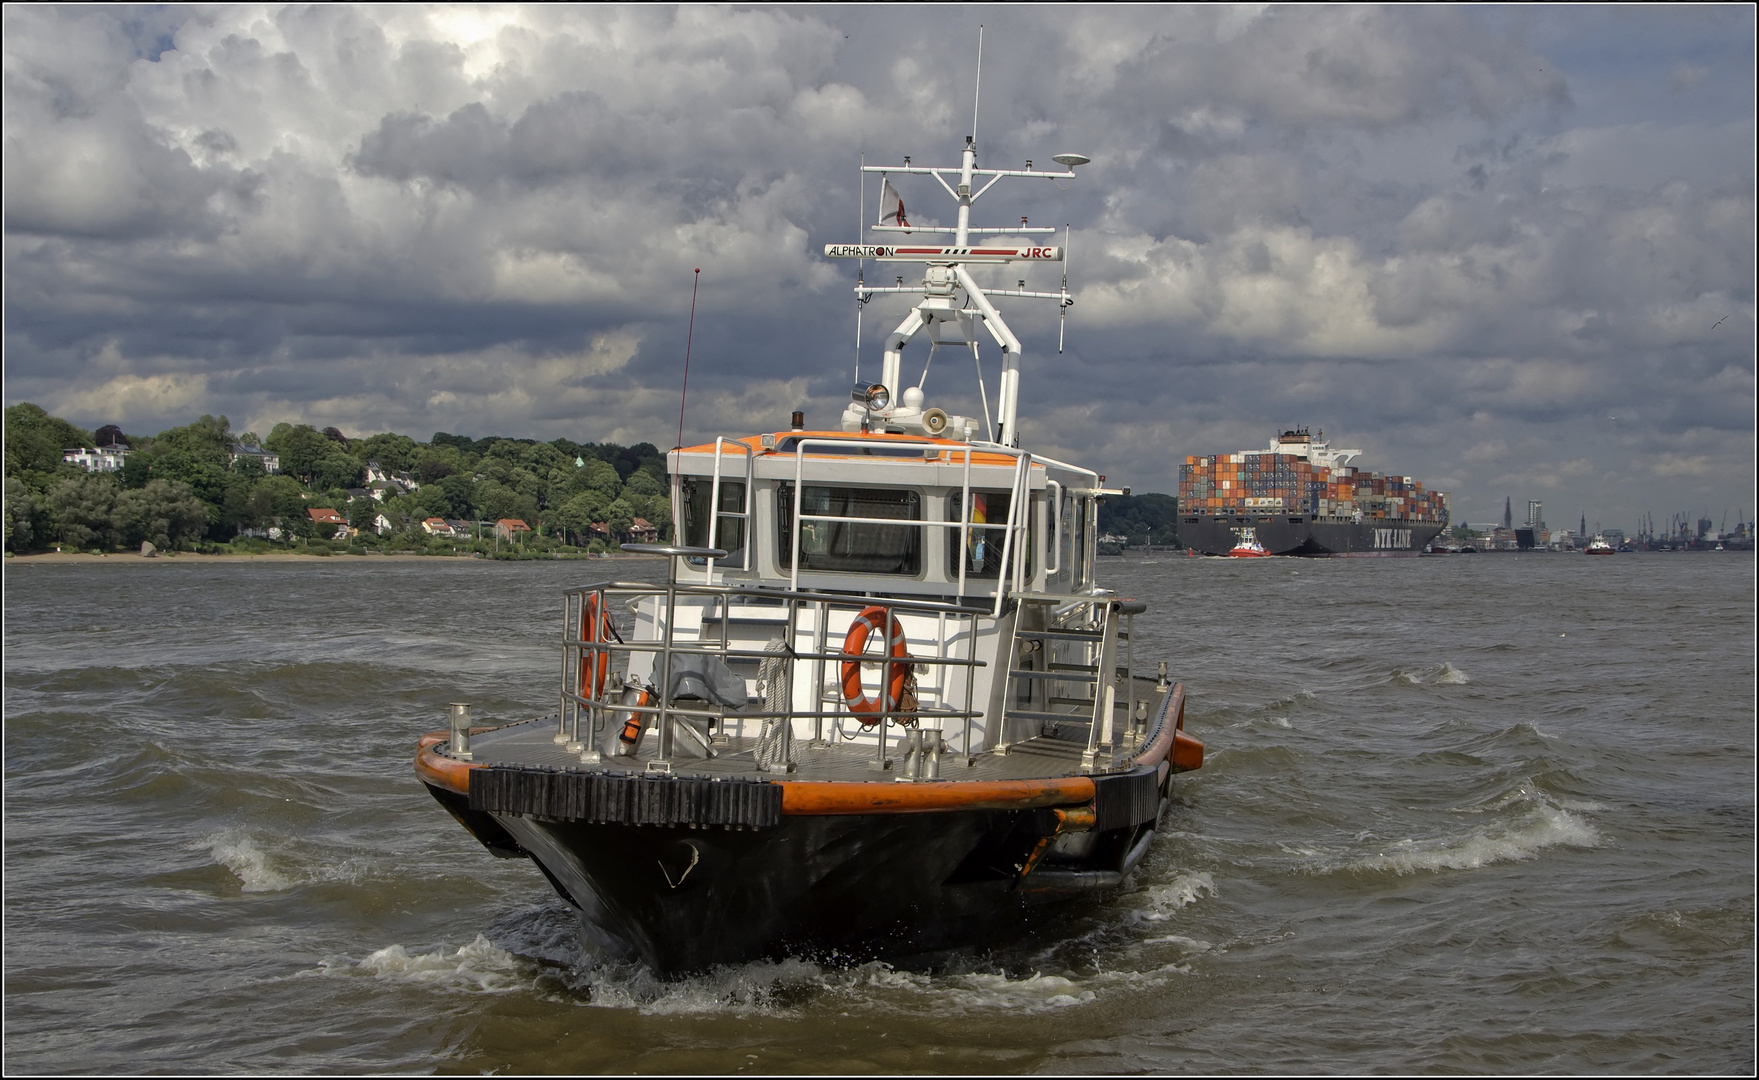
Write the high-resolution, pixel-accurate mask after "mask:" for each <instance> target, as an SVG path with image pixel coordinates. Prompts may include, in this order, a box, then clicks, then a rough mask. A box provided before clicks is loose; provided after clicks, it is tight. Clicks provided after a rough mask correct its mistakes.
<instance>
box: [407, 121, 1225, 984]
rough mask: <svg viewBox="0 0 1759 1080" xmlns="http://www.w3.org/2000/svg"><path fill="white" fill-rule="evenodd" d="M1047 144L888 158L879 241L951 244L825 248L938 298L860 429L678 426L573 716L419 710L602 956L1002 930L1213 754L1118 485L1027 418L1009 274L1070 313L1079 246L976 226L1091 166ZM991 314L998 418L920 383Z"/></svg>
mask: <svg viewBox="0 0 1759 1080" xmlns="http://www.w3.org/2000/svg"><path fill="white" fill-rule="evenodd" d="M1055 160H1056V161H1057V162H1058V164H1059V165H1060V166H1062V167H1061V168H1060V169H1059V170H1057V171H1045V170H1042V169H1040V170H1036V171H1035V170H1033V169H1032V167H1031V162H1027V163H1026V164H1027V167H1026V168H1025V169H1014V170H1009V169H984V168H978V167H977V163H976V162H977V149H976V145H975V142H974V139H970V138H968V139H967V140H966V144H965V147H964V150H963V154H962V159H961V163H960V164H959V165H958V166H956V167H954V166H947V167H929V166H912V165H910V164H909V159H908V158H906V159H905V164H904V165H903V166H891V167H884V166H864V172H867V173H881V174H889V175H884V176H882V204H883V205H884V206H885V208H886V209H885V218H884V220H883V221H882V223H881V224H879V225H877V226H872V227H871V228H873V229H874V231H875V232H876V233H879V234H881V236H880V238H881V239H891V238H892V237H889V236H887V235H885V234H888V233H899V232H904V231H905V230H906V229H909V230H911V231H913V232H915V233H917V234H933V235H935V236H938V237H939V239H940V243H935V242H924V241H922V240H921V239H920V237H913V238H912V244H913V245H914V246H909V245H904V246H900V245H894V244H885V243H875V244H870V243H865V242H863V243H858V244H852V245H851V244H831V245H827V246H826V248H825V254H826V256H827V257H830V258H847V259H857V260H862V261H869V260H871V261H876V262H880V263H901V264H918V265H921V266H922V267H923V268H924V271H923V276H922V278H921V280H920V283H919V284H910V285H905V284H903V281H904V279H903V278H902V277H899V278H898V279H897V280H898V282H899V284H898V285H895V286H891V285H884V286H870V285H868V284H866V283H865V282H864V280H863V277H862V276H861V275H860V274H859V273H858V274H857V278H856V285H855V291H856V294H857V297H858V298H859V299H860V300H861V301H863V302H865V301H867V300H869V299H871V298H872V297H873V295H874V294H878V293H904V294H910V295H913V296H915V297H916V298H917V300H916V303H915V304H914V306H913V307H912V308H911V309H910V311H909V314H908V316H907V317H905V318H904V320H903V322H902V323H901V324H900V325H899V326H898V327H897V329H896V330H894V331H893V332H892V333H891V334H890V335H889V336H888V337H887V338H886V339H885V341H884V360H883V364H882V368H881V372H880V377H879V379H878V380H877V381H872V382H860V381H858V383H857V385H856V387H855V389H854V391H853V393H852V394H851V400H850V403H849V405H848V406H847V407H846V409H845V411H844V412H843V414H842V416H841V418H840V421H839V423H837V424H836V425H835V426H832V427H828V428H815V429H809V428H807V427H806V425H805V422H804V417H803V415H802V414H801V413H799V412H796V413H794V414H793V415H792V417H791V418H790V421H789V425H788V426H787V427H786V428H780V427H778V428H777V429H775V430H770V431H759V432H757V433H752V434H746V435H723V436H720V437H717V438H715V439H714V441H713V442H705V443H702V444H700V445H695V446H685V447H680V448H678V449H675V450H673V451H671V452H670V454H669V455H668V459H667V467H668V470H669V473H670V477H671V493H672V506H673V507H674V522H673V533H672V535H673V537H675V538H676V541H677V542H676V543H673V544H626V545H624V549H625V550H627V551H632V552H639V553H646V554H650V555H657V556H660V557H663V558H664V559H665V560H666V566H667V572H666V574H665V581H664V582H663V583H661V584H653V583H644V582H634V581H601V582H596V583H593V584H587V585H583V586H581V587H579V588H574V589H569V590H567V591H566V592H565V593H564V594H563V596H562V598H561V605H560V612H559V615H560V624H561V625H560V631H561V634H560V644H561V653H562V657H561V665H560V671H559V673H558V683H557V697H556V701H557V708H556V711H555V713H554V714H552V715H549V716H544V717H537V718H532V719H525V720H520V721H515V722H510V723H503V724H498V725H493V726H479V725H475V724H473V723H472V720H471V709H470V706H469V704H467V703H460V704H457V705H454V706H453V707H452V716H451V725H450V727H449V729H447V730H444V731H438V732H435V733H433V734H431V735H428V736H425V737H423V738H422V739H420V741H419V745H418V748H417V754H416V759H415V769H416V773H417V774H418V776H419V777H420V779H421V780H422V782H423V783H425V784H426V786H427V788H428V790H429V791H430V792H431V793H432V794H433V796H434V798H436V799H437V800H438V801H439V803H440V804H441V805H442V806H443V807H444V808H445V809H446V810H447V811H449V812H450V813H451V814H452V816H453V817H454V818H456V819H457V820H458V822H459V823H460V824H462V825H463V826H464V828H465V829H467V830H468V831H469V832H470V834H471V835H472V836H474V837H475V838H476V839H477V840H478V841H480V842H481V843H482V845H483V846H484V847H486V848H487V849H488V850H489V851H490V852H491V853H492V854H494V855H499V856H504V857H508V858H523V859H529V860H530V861H531V862H532V863H533V864H535V865H536V867H537V869H538V871H539V872H540V873H541V874H542V875H543V876H544V877H545V878H546V879H548V881H549V884H550V885H551V886H552V887H553V888H554V889H555V891H556V892H557V893H558V894H560V896H561V897H562V898H563V899H564V900H566V901H567V902H568V903H570V904H572V905H574V906H575V907H576V908H578V909H579V911H580V915H581V921H582V927H583V931H584V935H585V937H586V940H587V941H588V943H589V944H590V945H592V946H593V947H594V948H595V949H596V950H598V951H600V952H601V953H602V954H604V955H607V956H610V957H621V958H635V959H639V960H640V961H642V962H645V963H646V964H647V965H649V966H650V967H651V968H652V969H653V970H655V971H656V972H658V973H661V974H663V975H668V976H670V975H678V974H683V973H688V972H692V971H698V970H702V969H705V968H708V967H711V966H713V965H717V964H729V963H739V962H744V961H748V960H753V959H757V958H763V957H781V956H787V955H796V956H809V957H818V958H850V959H854V958H868V957H877V956H895V955H903V954H912V953H920V952H925V951H932V950H941V949H948V948H966V947H976V946H984V945H988V944H993V943H996V942H997V941H999V940H1005V939H1007V938H1008V937H1010V936H1015V935H1018V934H1020V933H1022V932H1025V931H1029V930H1031V929H1033V928H1035V927H1038V926H1042V925H1044V924H1045V922H1046V920H1049V919H1053V918H1055V917H1056V916H1057V913H1058V911H1059V910H1060V909H1062V908H1063V907H1065V906H1066V905H1068V904H1070V903H1071V902H1075V901H1080V900H1082V899H1083V898H1092V897H1103V896H1104V894H1106V893H1107V892H1108V890H1115V889H1116V888H1118V886H1119V885H1120V884H1121V883H1122V882H1123V881H1124V880H1125V878H1126V877H1127V876H1128V875H1129V874H1130V873H1131V872H1132V870H1133V869H1134V868H1135V867H1136V866H1138V864H1140V862H1141V861H1142V858H1143V856H1144V854H1145V853H1146V852H1147V851H1148V849H1149V846H1150V844H1151V843H1152V842H1153V840H1154V838H1155V835H1156V833H1157V830H1158V829H1159V828H1160V825H1159V822H1160V821H1161V818H1162V815H1163V813H1165V812H1166V808H1167V805H1168V801H1169V798H1170V796H1171V793H1172V783H1173V776H1174V775H1175V774H1177V773H1181V772H1185V771H1189V770H1193V769H1197V768H1199V767H1201V765H1202V762H1203V745H1202V743H1201V742H1199V741H1198V740H1196V739H1194V738H1192V737H1191V736H1189V735H1187V734H1185V732H1184V730H1183V727H1184V714H1185V695H1184V690H1183V688H1182V687H1181V686H1180V685H1178V684H1176V683H1173V682H1171V681H1170V680H1169V679H1168V677H1167V662H1166V660H1165V659H1164V658H1154V659H1153V660H1151V659H1150V658H1148V657H1146V656H1145V655H1144V651H1145V650H1138V649H1137V648H1136V645H1137V644H1140V642H1139V641H1138V639H1137V638H1136V636H1135V635H1134V634H1133V632H1132V631H1133V629H1134V624H1135V620H1136V617H1137V616H1139V615H1141V614H1142V613H1143V612H1144V611H1145V610H1146V605H1145V604H1144V603H1143V602H1141V601H1139V600H1134V599H1129V598H1126V597H1122V596H1119V595H1117V594H1115V593H1114V592H1112V591H1110V590H1107V589H1105V588H1103V587H1102V586H1101V585H1100V584H1099V582H1098V581H1096V580H1095V569H1096V566H1097V565H1098V563H1099V560H1098V559H1097V557H1096V556H1097V553H1098V551H1097V545H1098V539H1099V537H1098V530H1097V525H1098V507H1099V504H1100V501H1101V500H1102V499H1104V498H1105V497H1106V495H1108V494H1116V493H1114V492H1110V491H1109V490H1108V489H1107V488H1106V487H1105V486H1104V484H1103V481H1104V477H1102V476H1100V475H1099V474H1098V473H1096V472H1095V471H1094V470H1092V469H1088V468H1084V467H1081V466H1079V465H1074V464H1070V463H1067V462H1064V461H1060V460H1057V459H1056V458H1053V457H1049V456H1045V455H1042V454H1037V453H1034V452H1033V451H1031V450H1029V449H1026V448H1024V447H1022V445H1021V440H1020V432H1019V426H1018V420H1017V411H1018V403H1019V388H1020V378H1021V373H1022V359H1023V349H1022V347H1021V343H1020V341H1019V339H1018V338H1017V337H1015V335H1014V333H1013V331H1012V330H1011V329H1010V328H1009V326H1008V324H1007V322H1006V320H1004V318H1003V317H1002V314H1001V312H1000V311H999V310H998V308H997V306H996V302H997V301H998V300H1007V301H1012V300H1018V299H1049V300H1054V301H1056V302H1057V303H1058V304H1059V305H1060V307H1061V308H1062V309H1064V310H1066V309H1067V307H1068V306H1069V305H1070V303H1071V299H1070V295H1069V292H1068V279H1067V273H1066V266H1065V272H1064V276H1063V284H1062V286H1061V288H1060V290H1058V291H1055V292H1033V291H1028V290H1027V289H1026V288H1025V285H1024V282H1022V283H1021V285H1020V286H1019V287H1018V288H997V287H992V286H991V285H990V284H985V283H980V281H979V277H980V276H983V277H985V278H986V279H987V278H993V277H995V276H998V275H997V273H996V270H997V268H999V267H1002V266H1005V265H1007V264H1012V263H1032V262H1037V263H1045V262H1051V263H1057V262H1062V261H1063V259H1064V250H1065V249H1064V248H1063V247H1058V246H1043V245H1038V244H1034V243H1031V242H1030V238H1031V237H1033V236H1036V235H1041V234H1048V233H1051V232H1052V230H1050V229H1041V228H1027V227H1026V226H1025V219H1022V225H1021V226H1020V227H1018V228H1014V227H1002V228H988V229H983V228H977V227H973V226H972V225H971V224H970V214H971V206H972V204H973V203H974V202H975V201H976V200H977V198H978V197H979V196H980V195H982V194H984V193H985V192H988V191H989V190H990V189H991V188H992V187H994V185H995V184H996V183H997V182H998V181H1000V180H1002V179H1005V178H1006V179H1014V180H1030V181H1042V180H1051V181H1070V180H1073V179H1074V177H1075V172H1074V170H1075V167H1076V166H1078V165H1080V164H1085V163H1086V161H1087V160H1088V159H1086V158H1084V157H1081V156H1080V155H1073V154H1070V155H1059V156H1058V157H1057V158H1056V159H1055ZM892 176H898V177H905V176H913V177H931V178H933V180H935V181H938V182H939V185H940V186H941V187H943V188H945V189H946V190H947V192H949V193H951V194H953V195H954V197H955V198H956V199H957V202H958V216H957V225H956V226H950V227H947V228H944V229H942V228H937V227H933V226H927V227H925V226H922V225H916V226H910V225H909V224H908V221H907V219H906V218H905V216H904V211H903V204H902V200H901V199H900V198H898V196H897V195H896V193H895V189H893V188H892V187H891V177H892ZM979 184H981V185H982V187H978V186H977V185H979ZM948 233H950V234H951V237H950V239H951V241H952V243H951V244H950V245H948V246H941V243H944V241H945V239H947V237H946V236H945V234H948ZM984 234H995V235H998V236H1003V237H1007V238H1020V237H1024V238H1026V239H1027V241H1028V242H1025V243H1022V242H1020V240H1019V239H1013V241H1012V242H1008V243H996V244H992V245H991V246H982V244H981V242H978V243H976V244H974V241H973V238H974V237H981V236H983V235H984ZM863 239H864V240H865V239H866V237H863ZM858 332H859V331H858ZM980 332H982V333H987V334H988V335H989V336H990V337H991V338H993V339H994V340H995V341H996V342H997V343H999V345H1000V351H1001V364H1000V368H1001V371H1000V374H999V378H998V380H997V383H996V385H995V386H993V387H992V388H986V389H985V390H984V394H983V400H984V401H985V403H986V404H985V409H984V413H985V415H984V416H983V417H982V418H981V419H979V418H976V417H966V416H959V415H948V414H947V413H946V412H945V411H943V410H941V409H939V408H935V407H932V406H929V405H928V404H927V402H926V401H925V396H924V392H923V389H922V387H923V380H922V379H919V380H918V381H917V382H916V384H915V385H909V384H907V383H906V382H905V381H904V367H903V356H904V351H905V347H906V345H907V344H909V343H910V342H912V341H913V340H916V339H918V338H925V339H926V342H927V345H928V349H927V353H928V356H927V358H925V363H924V377H926V371H927V361H928V360H932V358H933V356H934V354H935V353H936V352H937V351H938V350H939V349H942V348H952V349H954V350H955V351H963V352H968V353H970V354H972V355H974V356H975V355H976V354H977V351H978V349H979V344H980V343H979V334H980ZM1059 348H1060V345H1059ZM978 372H979V378H980V379H981V377H982V368H981V366H979V368H978ZM992 394H993V400H994V401H995V404H996V411H995V413H994V415H993V416H992V415H990V414H989V410H988V405H987V403H988V402H989V401H990V400H991V395H992Z"/></svg>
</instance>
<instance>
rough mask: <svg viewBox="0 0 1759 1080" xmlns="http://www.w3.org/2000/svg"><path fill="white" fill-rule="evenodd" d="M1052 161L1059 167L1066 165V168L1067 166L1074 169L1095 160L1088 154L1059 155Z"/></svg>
mask: <svg viewBox="0 0 1759 1080" xmlns="http://www.w3.org/2000/svg"><path fill="white" fill-rule="evenodd" d="M1051 160H1052V161H1054V162H1056V163H1057V164H1058V165H1064V166H1067V167H1068V168H1071V169H1073V168H1074V167H1075V166H1077V165H1085V164H1087V163H1088V162H1090V161H1092V160H1093V159H1092V158H1090V157H1088V156H1087V155H1086V154H1058V155H1057V156H1055V157H1053V158H1051Z"/></svg>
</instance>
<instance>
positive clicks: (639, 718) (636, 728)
mask: <svg viewBox="0 0 1759 1080" xmlns="http://www.w3.org/2000/svg"><path fill="white" fill-rule="evenodd" d="M653 701H654V699H653V695H652V694H650V693H648V692H647V690H646V689H644V688H643V687H639V686H627V687H624V689H623V704H625V705H652V704H653ZM647 718H648V714H647V713H644V712H638V711H636V710H635V709H631V710H629V714H628V715H627V716H625V717H624V718H623V730H622V731H619V732H618V733H617V742H618V743H619V744H621V746H622V749H623V753H624V754H625V755H631V754H634V753H635V744H636V743H639V742H640V741H641V733H642V731H643V730H644V729H645V728H646V727H647Z"/></svg>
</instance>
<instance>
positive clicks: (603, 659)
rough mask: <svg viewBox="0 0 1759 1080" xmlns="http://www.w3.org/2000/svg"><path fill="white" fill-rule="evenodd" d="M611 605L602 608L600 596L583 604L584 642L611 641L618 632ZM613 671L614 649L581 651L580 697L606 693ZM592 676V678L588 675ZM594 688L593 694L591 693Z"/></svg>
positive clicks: (581, 608)
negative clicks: (606, 681)
mask: <svg viewBox="0 0 1759 1080" xmlns="http://www.w3.org/2000/svg"><path fill="white" fill-rule="evenodd" d="M610 606H611V605H609V604H606V605H605V606H604V607H603V608H601V607H599V595H598V594H597V593H589V594H587V597H586V599H585V600H583V601H582V602H581V605H580V640H581V641H583V642H587V643H588V644H593V645H596V644H599V643H601V642H608V641H610V640H611V639H612V638H614V637H615V636H616V634H617V631H616V630H615V629H614V628H613V627H612V626H611V612H610ZM610 668H611V650H609V649H582V650H580V696H581V697H584V698H597V697H598V696H599V695H600V694H603V693H604V692H605V674H606V672H608V671H609V670H610ZM589 672H590V673H591V675H590V678H589V676H588V673H589ZM589 686H590V690H591V692H590V693H588V689H589Z"/></svg>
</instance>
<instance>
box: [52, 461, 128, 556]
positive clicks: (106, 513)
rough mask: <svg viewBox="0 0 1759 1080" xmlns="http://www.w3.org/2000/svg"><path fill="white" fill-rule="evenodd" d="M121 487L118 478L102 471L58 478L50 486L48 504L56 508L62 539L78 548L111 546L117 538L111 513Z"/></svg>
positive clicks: (113, 510)
mask: <svg viewBox="0 0 1759 1080" xmlns="http://www.w3.org/2000/svg"><path fill="white" fill-rule="evenodd" d="M121 490H122V489H121V488H120V487H118V486H117V483H116V481H115V480H113V479H111V478H110V477H108V476H106V475H104V474H103V473H89V474H86V475H83V476H70V477H67V478H65V479H63V480H60V481H58V482H57V483H56V484H55V486H54V487H53V488H51V489H50V490H49V506H50V509H51V510H53V511H54V514H55V521H56V524H57V525H58V526H59V528H58V530H57V531H58V533H59V535H60V537H61V542H62V543H64V544H67V545H69V546H71V547H75V548H89V547H94V546H98V545H100V544H102V545H104V546H109V545H110V544H111V543H112V541H113V539H114V537H113V535H112V516H113V514H114V512H115V509H116V497H117V495H118V494H119V493H120V492H121Z"/></svg>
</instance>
